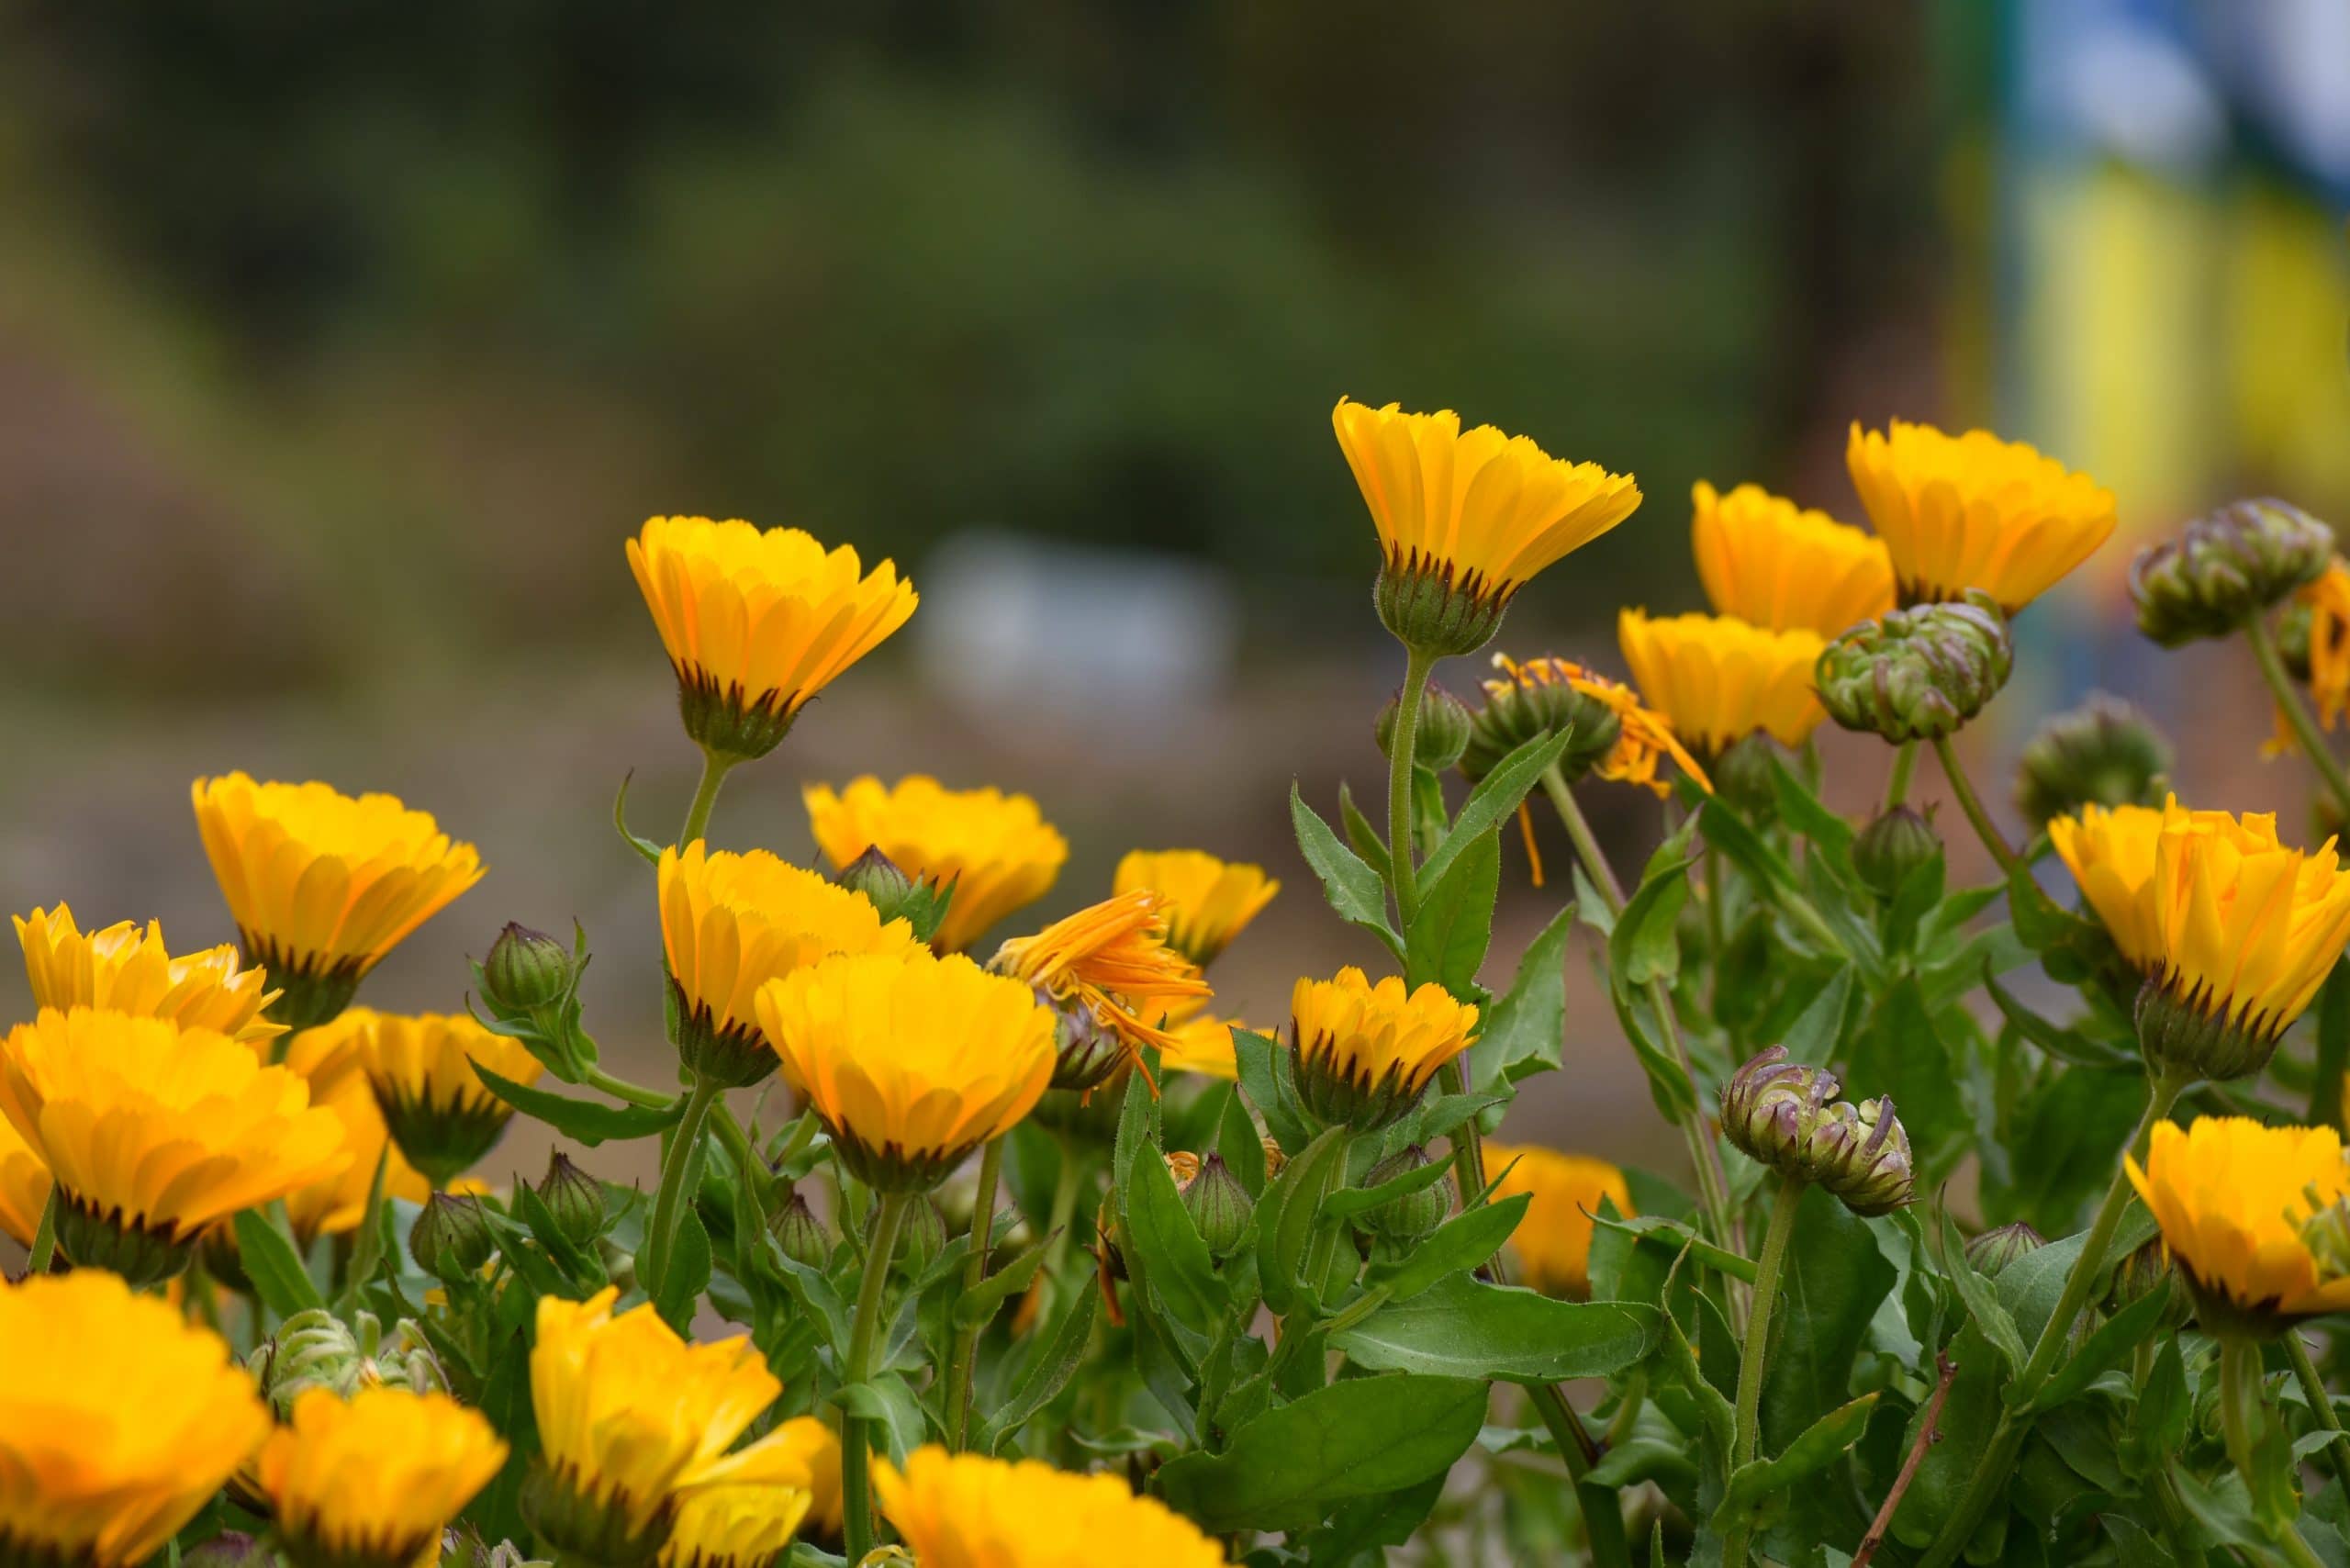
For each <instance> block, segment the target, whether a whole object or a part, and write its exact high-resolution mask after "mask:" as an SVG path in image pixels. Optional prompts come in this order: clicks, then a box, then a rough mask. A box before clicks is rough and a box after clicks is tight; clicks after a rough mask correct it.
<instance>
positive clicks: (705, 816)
mask: <svg viewBox="0 0 2350 1568" xmlns="http://www.w3.org/2000/svg"><path fill="white" fill-rule="evenodd" d="M738 760H740V759H739V758H736V757H732V756H720V755H719V754H718V753H717V752H714V751H705V752H703V753H702V754H701V782H700V783H699V784H697V785H695V786H694V803H693V804H692V805H690V806H688V807H687V808H686V826H685V831H684V832H682V833H680V834H678V835H677V847H678V848H680V849H683V848H684V847H685V846H687V845H688V844H691V843H692V842H693V841H694V840H695V839H697V838H702V837H705V836H707V835H708V834H709V832H710V813H711V808H712V807H714V806H716V805H717V804H718V787H719V786H720V785H722V784H723V783H725V782H726V775H727V774H728V773H729V772H731V771H733V767H734V764H735V763H736V762H737V761H738Z"/></svg>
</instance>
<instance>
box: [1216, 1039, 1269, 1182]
mask: <svg viewBox="0 0 2350 1568" xmlns="http://www.w3.org/2000/svg"><path fill="white" fill-rule="evenodd" d="M1236 1054H1237V1047H1236ZM1215 1151H1216V1152H1217V1153H1218V1154H1220V1155H1222V1156H1223V1157H1224V1164H1225V1170H1229V1171H1231V1172H1232V1174H1233V1176H1234V1177H1235V1178H1236V1179H1237V1181H1238V1182H1239V1183H1240V1185H1241V1187H1242V1188H1243V1189H1244V1190H1245V1191H1247V1193H1248V1196H1249V1197H1250V1198H1251V1199H1255V1198H1259V1197H1261V1196H1263V1195H1264V1192H1265V1140H1264V1138H1263V1137H1261V1136H1260V1135H1259V1133H1258V1131H1257V1124H1256V1123H1254V1122H1252V1121H1250V1120H1249V1119H1248V1106H1247V1105H1246V1104H1245V1103H1242V1101H1241V1098H1240V1096H1239V1095H1238V1094H1237V1093H1233V1094H1229V1095H1227V1096H1225V1102H1224V1110H1223V1111H1222V1113H1220V1114H1218V1115H1217V1117H1216V1124H1215Z"/></svg>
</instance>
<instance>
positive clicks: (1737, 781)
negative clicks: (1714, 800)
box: [1712, 730, 1788, 822]
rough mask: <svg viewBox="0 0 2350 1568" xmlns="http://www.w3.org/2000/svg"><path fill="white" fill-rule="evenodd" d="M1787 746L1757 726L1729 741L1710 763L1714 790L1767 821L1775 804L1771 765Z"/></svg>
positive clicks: (1777, 794) (1735, 805)
mask: <svg viewBox="0 0 2350 1568" xmlns="http://www.w3.org/2000/svg"><path fill="white" fill-rule="evenodd" d="M1786 756H1788V752H1787V748H1786V747H1785V746H1783V745H1780V744H1779V743H1778V742H1777V741H1775V740H1773V739H1772V738H1771V737H1770V736H1769V735H1768V734H1764V733H1763V732H1762V731H1761V730H1756V731H1755V732H1754V733H1753V734H1750V735H1746V736H1743V737H1741V738H1740V739H1739V740H1736V741H1733V742H1731V743H1730V745H1729V749H1728V750H1727V751H1724V752H1723V753H1722V754H1721V756H1719V757H1718V758H1717V759H1716V760H1715V762H1714V765H1713V768H1712V776H1713V781H1714V793H1715V794H1717V795H1718V796H1720V797H1721V799H1722V801H1723V802H1724V803H1725V804H1727V805H1729V806H1731V807H1734V808H1736V809H1737V810H1738V811H1739V812H1741V813H1743V814H1744V815H1746V816H1748V817H1750V818H1752V819H1754V820H1755V821H1757V822H1767V821H1768V820H1769V819H1770V817H1771V815H1772V813H1773V812H1774V809H1775V807H1776V806H1777V804H1778V800H1779V790H1778V785H1777V783H1776V782H1775V780H1774V778H1772V775H1773V773H1774V771H1775V767H1774V765H1775V764H1777V763H1778V762H1780V761H1781V760H1782V759H1784V758H1785V757H1786Z"/></svg>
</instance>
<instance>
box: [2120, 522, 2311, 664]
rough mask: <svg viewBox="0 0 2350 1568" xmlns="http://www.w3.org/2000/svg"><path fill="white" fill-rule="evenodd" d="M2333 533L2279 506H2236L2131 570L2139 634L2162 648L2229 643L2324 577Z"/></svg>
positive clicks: (2147, 552)
mask: <svg viewBox="0 0 2350 1568" xmlns="http://www.w3.org/2000/svg"><path fill="white" fill-rule="evenodd" d="M2332 559H2333V530H2332V529H2330V528H2328V527H2327V526H2326V525H2325V524H2323V523H2322V522H2320V521H2318V520H2317V519H2315V518H2313V517H2311V516H2310V514H2309V513H2307V512H2305V511H2303V510H2301V509H2300V508H2299V507H2296V506H2288V504H2286V503H2285V502H2283V501H2275V500H2253V501H2237V502H2234V503H2233V504H2232V505H2229V506H2224V507H2221V509H2220V510H2218V511H2215V512H2213V513H2211V514H2210V516H2208V517H2199V518H2197V519H2196V520H2195V521H2193V522H2190V523H2188V525H2187V529H2186V532H2184V533H2182V534H2181V535H2180V536H2179V537H2178V538H2177V539H2166V540H2164V541H2162V542H2161V543H2156V544H2149V545H2147V546H2146V547H2145V548H2144V549H2143V550H2141V551H2139V552H2138V554H2137V555H2136V556H2135V557H2134V558H2133V559H2132V561H2131V563H2130V597H2131V599H2132V601H2134V602H2135V603H2136V605H2137V607H2138V630H2139V631H2141V632H2143V633H2145V634H2146V635H2147V636H2148V637H2150V638H2152V639H2153V640H2154V641H2155V642H2157V643H2159V644H2162V645H2163V646H2165V647H2166V648H2175V647H2177V646H2178V645H2180V644H2184V643H2191V642H2193V641H2195V640H2196V639H2197V638H2199V637H2229V636H2233V635H2234V634H2235V633H2237V632H2238V631H2241V630H2242V629H2243V627H2244V622H2247V621H2249V620H2250V619H2251V618H2252V617H2254V616H2255V615H2258V614H2261V613H2263V612H2264V611H2266V610H2269V609H2271V608H2273V607H2274V606H2276V605H2277V604H2279V603H2281V602H2283V601H2284V599H2286V598H2287V597H2288V595H2290V594H2291V593H2293V591H2294V590H2295V589H2297V588H2305V587H2307V586H2308V585H2309V584H2311V583H2312V582H2315V581H2316V580H2317V579H2318V578H2319V577H2322V575H2323V574H2324V572H2325V568H2326V564H2327V563H2328V562H2329V561H2331V560H2332Z"/></svg>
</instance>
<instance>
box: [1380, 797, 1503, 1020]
mask: <svg viewBox="0 0 2350 1568" xmlns="http://www.w3.org/2000/svg"><path fill="white" fill-rule="evenodd" d="M1501 874H1502V852H1501V843H1500V841H1499V840H1498V839H1497V838H1496V837H1494V835H1493V834H1486V835H1485V836H1484V837H1483V838H1481V839H1478V840H1476V841H1475V842H1474V843H1472V844H1471V845H1470V846H1468V847H1467V848H1466V849H1464V850H1462V851H1461V852H1460V856H1459V857H1458V858H1457V859H1455V860H1454V861H1453V862H1452V865H1451V868H1449V870H1448V871H1447V872H1446V873H1445V874H1444V875H1443V876H1442V877H1440V878H1438V879H1437V881H1436V882H1435V884H1434V885H1433V886H1431V887H1430V888H1429V890H1428V891H1427V895H1426V897H1425V898H1424V900H1423V902H1421V904H1420V908H1419V912H1418V913H1416V914H1415V915H1414V916H1413V917H1412V929H1411V931H1410V933H1409V935H1407V936H1406V938H1405V940H1404V980H1405V983H1407V984H1409V985H1413V986H1420V985H1424V984H1426V983H1427V982H1428V981H1430V980H1433V981H1435V982H1436V983H1437V984H1438V985H1440V986H1442V987H1443V988H1444V989H1445V990H1446V991H1449V992H1450V993H1451V994H1452V995H1454V996H1456V997H1465V996H1467V995H1468V994H1469V992H1470V991H1472V990H1474V989H1475V987H1476V984H1477V969H1478V968H1479V966H1481V965H1482V964H1483V963H1484V961H1485V949H1486V947H1487V946H1489V945H1490V944H1491V943H1492V941H1493V934H1494V899H1495V897H1496V896H1498V894H1499V893H1500V890H1501Z"/></svg>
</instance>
